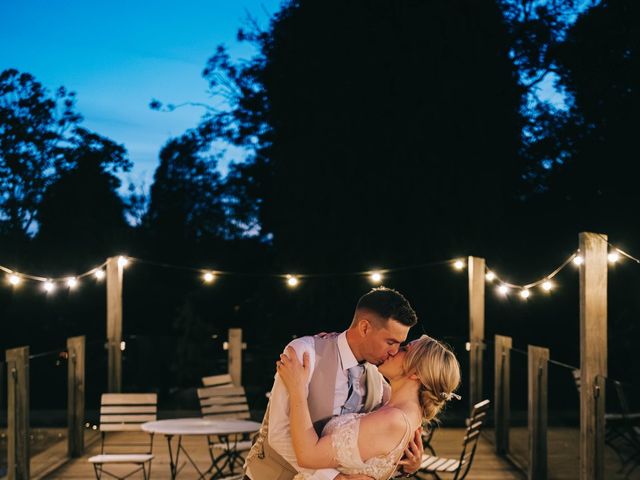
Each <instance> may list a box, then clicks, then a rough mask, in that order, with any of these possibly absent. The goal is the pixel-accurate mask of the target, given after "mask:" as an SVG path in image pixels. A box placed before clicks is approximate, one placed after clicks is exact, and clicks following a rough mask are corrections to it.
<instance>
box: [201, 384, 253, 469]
mask: <svg viewBox="0 0 640 480" xmlns="http://www.w3.org/2000/svg"><path fill="white" fill-rule="evenodd" d="M202 383H203V384H204V385H205V387H203V388H199V389H198V399H199V400H200V411H201V413H202V417H203V418H206V419H211V420H220V419H237V420H243V419H249V418H250V417H251V415H250V412H249V404H248V403H247V397H246V396H245V391H244V387H236V386H234V385H233V383H232V382H231V376H230V375H228V374H226V375H215V376H211V377H204V378H203V379H202ZM235 437H236V436H234V438H229V436H228V435H227V436H224V435H223V436H218V437H217V438H214V437H212V436H208V437H207V443H208V446H209V455H210V456H211V459H212V460H213V458H214V457H215V451H217V450H222V451H223V452H226V453H227V455H228V458H229V461H230V462H231V467H230V468H231V471H233V470H234V469H235V468H236V467H237V468H239V469H242V465H243V463H244V458H243V457H242V454H243V453H244V452H248V451H249V449H250V448H251V445H252V443H253V442H252V440H251V439H250V438H249V436H248V434H245V435H243V436H242V438H235ZM230 446H232V447H233V448H230Z"/></svg>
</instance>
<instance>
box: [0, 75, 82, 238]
mask: <svg viewBox="0 0 640 480" xmlns="http://www.w3.org/2000/svg"><path fill="white" fill-rule="evenodd" d="M74 106H75V94H74V93H73V92H68V91H67V90H66V89H65V88H64V87H60V88H59V89H58V90H56V92H55V93H54V94H53V95H49V92H47V90H46V89H45V88H44V87H43V86H42V85H41V84H40V83H39V82H38V81H36V79H35V78H34V77H33V76H32V75H30V74H28V73H20V72H18V71H17V70H15V69H8V70H5V71H4V72H2V73H0V190H1V191H2V195H0V230H1V231H4V232H5V233H7V234H10V235H13V236H17V237H27V236H29V235H30V233H33V231H34V230H33V229H32V227H33V221H34V218H35V214H36V211H37V210H38V207H39V205H40V202H41V200H42V195H43V193H44V191H45V190H46V189H47V187H48V186H49V185H50V184H51V183H52V182H53V181H55V179H56V176H57V174H58V173H59V172H60V168H61V164H62V163H64V151H65V148H66V146H65V144H64V142H65V140H67V139H68V135H67V134H68V132H70V131H72V129H73V127H74V126H76V125H77V124H78V122H80V120H81V117H80V115H79V114H77V113H76V112H75V111H74Z"/></svg>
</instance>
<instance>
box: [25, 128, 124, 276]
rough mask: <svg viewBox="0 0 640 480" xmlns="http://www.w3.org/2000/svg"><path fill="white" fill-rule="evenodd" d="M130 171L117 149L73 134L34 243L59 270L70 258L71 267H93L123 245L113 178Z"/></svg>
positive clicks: (49, 190)
mask: <svg viewBox="0 0 640 480" xmlns="http://www.w3.org/2000/svg"><path fill="white" fill-rule="evenodd" d="M130 168H131V161H130V160H129V159H128V158H127V153H126V150H125V148H124V147H123V146H122V145H118V144H116V143H115V142H113V141H111V140H109V139H108V138H105V137H102V136H100V135H97V134H95V133H92V132H89V131H87V130H84V129H76V132H75V136H74V137H73V139H72V143H71V145H70V147H69V149H68V150H67V153H66V155H65V162H64V166H63V168H62V173H61V174H60V176H59V178H58V179H57V180H56V181H55V182H54V183H52V184H51V185H50V186H49V187H48V188H47V190H46V192H45V194H44V196H43V200H42V203H41V205H40V207H39V209H38V214H37V219H38V222H39V225H40V229H39V231H38V235H37V237H36V241H37V243H38V245H40V246H41V247H42V250H45V251H46V252H47V254H48V256H51V257H53V258H55V259H56V263H57V264H58V265H59V264H60V263H61V261H60V259H61V258H64V259H65V261H66V262H67V264H68V261H69V260H70V257H71V255H72V256H73V257H72V258H73V262H74V263H75V262H78V261H79V260H81V259H82V260H85V261H88V262H90V263H93V262H95V261H96V260H97V259H103V258H106V257H107V256H108V255H111V254H116V253H120V252H121V249H122V248H123V247H124V246H125V245H126V244H127V233H128V231H129V229H130V227H129V226H128V224H127V222H126V219H125V212H126V206H125V203H124V202H123V200H122V198H121V197H120V196H119V193H118V189H119V188H120V185H121V181H120V179H119V178H118V177H116V176H115V175H114V174H115V173H117V172H120V171H122V172H126V171H129V170H130ZM76 264H77V263H76ZM67 268H68V265H67Z"/></svg>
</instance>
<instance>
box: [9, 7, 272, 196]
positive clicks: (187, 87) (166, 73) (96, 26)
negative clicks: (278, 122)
mask: <svg viewBox="0 0 640 480" xmlns="http://www.w3.org/2000/svg"><path fill="white" fill-rule="evenodd" d="M280 1H281V0H208V1H207V0H181V1H178V2H176V1H168V0H154V1H153V2H141V1H139V0H128V1H123V0H109V1H103V2H98V1H92V0H0V45H2V48H0V71H1V70H4V69H6V68H16V69H18V70H20V71H24V72H29V73H31V74H33V75H34V76H35V77H36V78H37V79H38V80H39V81H40V82H41V83H42V84H43V85H44V86H45V87H47V88H48V89H49V90H54V89H55V88H57V87H59V86H65V87H66V88H67V89H69V90H73V91H75V92H76V94H77V99H78V102H77V110H78V111H79V112H80V113H81V114H82V115H83V116H84V122H83V125H84V126H85V127H87V128H89V129H91V130H94V131H96V132H97V133H99V134H101V135H105V136H107V137H109V138H111V139H112V140H114V141H116V142H118V143H122V144H124V145H125V147H126V148H127V150H128V152H129V157H130V158H131V160H132V161H133V163H134V167H133V170H132V172H131V173H129V174H126V175H124V176H123V177H122V178H123V180H124V183H125V185H124V186H126V184H128V183H129V181H133V182H134V183H136V184H142V183H144V184H145V187H146V188H148V187H149V186H150V184H151V182H152V177H153V173H154V171H155V168H156V166H157V163H158V153H159V151H160V148H161V147H162V145H163V144H164V143H165V142H166V141H167V139H169V138H170V137H172V136H177V135H179V134H181V133H182V132H184V131H185V130H186V129H188V128H190V127H193V126H195V125H197V123H198V119H199V118H200V116H201V114H202V113H203V112H202V111H201V110H199V109H196V108H190V107H186V108H182V109H178V110H176V111H174V112H172V113H161V112H155V111H151V110H150V109H149V107H148V105H149V101H150V100H151V99H152V98H157V99H159V100H161V101H163V102H165V103H174V104H178V103H181V102H185V101H196V102H211V101H212V100H211V99H210V98H209V97H208V95H207V84H206V82H205V81H204V80H203V79H202V76H201V72H202V69H203V68H204V66H205V63H206V61H207V59H208V58H209V57H210V56H211V55H212V54H213V52H214V51H215V48H216V46H217V45H219V44H220V43H224V44H226V45H227V46H228V47H229V49H230V52H231V54H232V56H233V57H235V58H249V57H250V56H251V55H252V53H253V51H252V49H251V47H250V46H249V45H247V44H240V43H238V42H237V41H236V32H237V30H238V28H239V27H240V26H242V25H243V24H244V21H245V19H246V18H247V12H248V13H250V14H251V15H252V16H253V17H254V18H256V19H257V21H258V23H259V24H260V25H262V26H266V25H268V21H269V16H270V15H272V14H273V13H275V12H276V11H277V10H278V6H279V5H280ZM241 158H242V152H241V151H236V150H233V149H229V150H227V153H226V155H225V158H224V160H223V162H221V170H222V171H223V172H224V170H225V168H224V164H225V163H226V162H228V161H229V160H233V159H241Z"/></svg>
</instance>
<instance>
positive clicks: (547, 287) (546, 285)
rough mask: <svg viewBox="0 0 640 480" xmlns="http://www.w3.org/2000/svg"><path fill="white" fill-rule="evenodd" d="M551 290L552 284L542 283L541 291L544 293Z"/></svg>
mask: <svg viewBox="0 0 640 480" xmlns="http://www.w3.org/2000/svg"><path fill="white" fill-rule="evenodd" d="M552 288H553V283H551V282H550V281H549V280H547V281H545V282H543V283H542V289H543V290H544V291H545V292H550V291H551V289H552Z"/></svg>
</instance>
